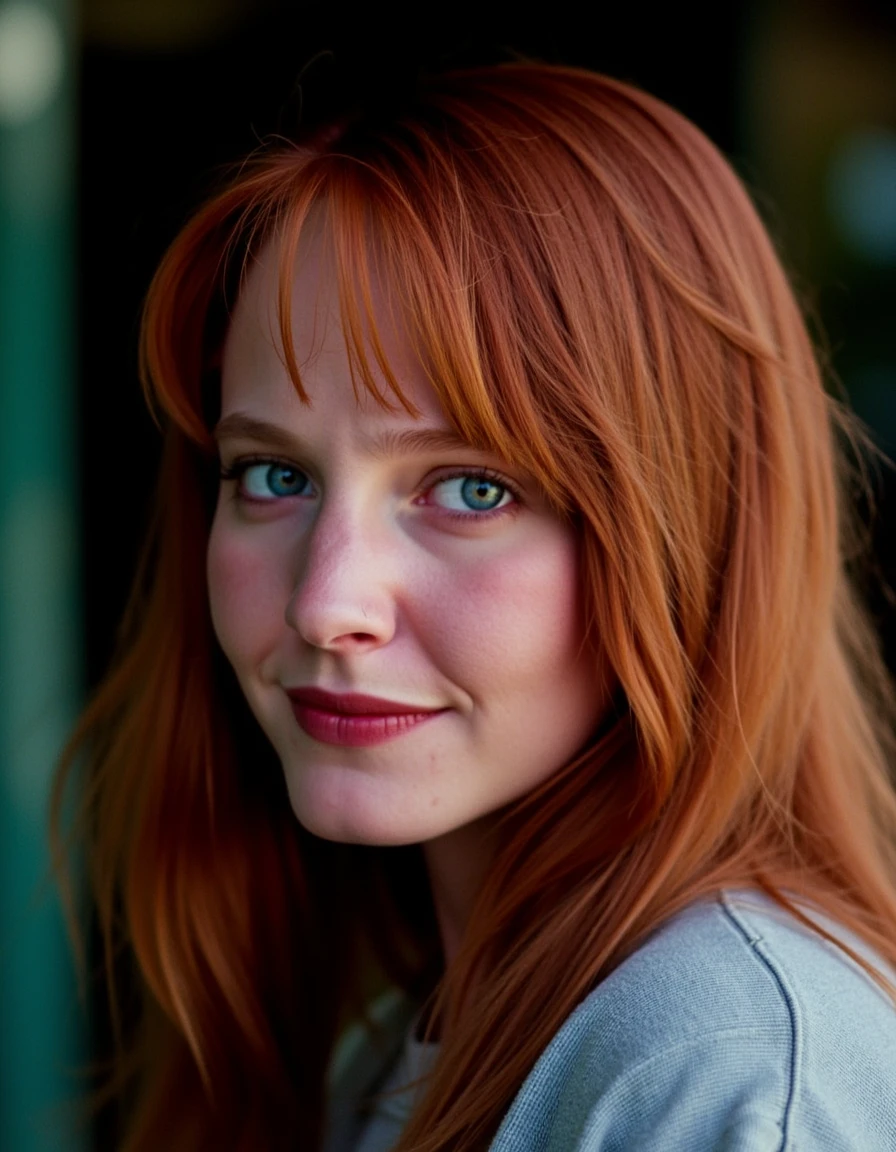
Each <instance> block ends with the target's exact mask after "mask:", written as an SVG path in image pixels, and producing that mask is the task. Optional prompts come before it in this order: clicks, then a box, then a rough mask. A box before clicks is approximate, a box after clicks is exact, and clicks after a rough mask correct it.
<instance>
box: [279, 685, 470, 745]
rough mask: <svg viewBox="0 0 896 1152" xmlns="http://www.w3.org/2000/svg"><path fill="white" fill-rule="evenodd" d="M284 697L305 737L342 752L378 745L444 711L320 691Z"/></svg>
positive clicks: (294, 690) (290, 693)
mask: <svg viewBox="0 0 896 1152" xmlns="http://www.w3.org/2000/svg"><path fill="white" fill-rule="evenodd" d="M287 695H288V696H289V698H290V701H291V702H292V710H293V715H294V716H295V718H296V722H297V723H298V725H299V727H300V728H301V729H302V731H303V732H304V733H305V734H306V735H307V736H310V737H311V739H312V740H316V741H317V742H318V743H320V744H335V745H337V746H339V747H343V748H367V747H369V746H371V745H373V744H382V743H383V742H384V741H386V740H392V739H394V738H395V737H396V736H401V735H402V734H403V733H405V732H409V731H410V730H411V729H412V728H416V727H417V726H418V725H419V724H423V723H425V722H426V721H427V720H432V719H433V717H435V716H440V715H441V714H442V712H445V711H447V709H445V708H422V707H420V705H417V704H402V703H399V702H398V701H396V700H384V699H382V698H381V697H379V696H365V695H363V694H362V693H359V692H327V691H326V690H325V689H323V688H289V689H287Z"/></svg>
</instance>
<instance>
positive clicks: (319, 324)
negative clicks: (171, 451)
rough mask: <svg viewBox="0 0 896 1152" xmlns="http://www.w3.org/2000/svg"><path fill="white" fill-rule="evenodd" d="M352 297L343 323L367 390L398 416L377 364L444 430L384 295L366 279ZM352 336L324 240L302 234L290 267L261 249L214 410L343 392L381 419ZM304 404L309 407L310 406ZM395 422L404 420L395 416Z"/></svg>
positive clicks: (233, 327)
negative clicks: (353, 326)
mask: <svg viewBox="0 0 896 1152" xmlns="http://www.w3.org/2000/svg"><path fill="white" fill-rule="evenodd" d="M358 297H360V298H358V299H356V300H355V302H354V303H355V305H356V314H355V316H354V318H353V320H352V322H356V323H357V325H358V335H359V336H360V338H361V342H362V343H363V345H364V348H363V354H364V358H365V365H364V368H365V371H366V372H369V374H370V376H371V377H372V378H373V379H372V381H371V383H373V385H374V387H375V390H376V391H377V392H378V393H379V394H380V395H381V396H383V397H385V398H386V399H387V400H388V401H389V404H390V406H392V407H396V406H397V405H396V401H395V398H394V396H392V397H390V396H389V392H390V384H389V381H388V379H387V377H386V373H385V372H384V371H383V369H382V366H381V364H380V363H379V361H380V360H382V361H384V362H385V364H386V365H387V368H388V371H389V372H390V373H391V374H392V375H393V376H394V378H395V380H396V381H397V383H398V384H399V387H400V388H401V392H402V394H403V395H404V396H405V397H406V399H407V400H408V401H410V403H411V405H412V406H413V408H415V409H416V411H417V414H419V415H420V416H423V417H429V418H430V420H431V421H435V420H438V421H439V422H440V423H444V422H445V413H444V410H443V408H442V405H441V403H440V401H439V399H438V397H437V395H436V393H435V391H434V389H433V387H432V385H431V384H430V382H429V378H428V375H427V373H426V371H425V369H424V366H423V365H422V363H421V362H420V360H419V358H418V357H417V355H416V353H415V351H414V349H413V347H412V345H411V343H410V340H409V339H408V337H407V335H406V333H405V331H404V326H403V323H402V319H401V315H400V311H399V310H398V309H397V308H396V306H395V303H394V298H393V295H392V294H391V293H390V291H389V289H388V286H387V285H385V284H383V282H382V281H381V280H380V279H379V278H377V277H375V276H372V277H371V279H370V282H369V284H365V285H364V286H363V288H362V287H359V290H358ZM284 308H288V319H289V322H288V336H287V341H284V333H283V330H282V324H283V319H282V318H283V317H285V316H286V315H287V313H286V312H285V311H283V309H284ZM352 335H353V334H351V333H347V332H346V330H345V325H344V323H343V315H342V307H341V301H340V292H339V279H338V275H337V269H336V265H335V259H334V256H333V252H332V247H331V245H330V244H329V243H328V242H327V238H326V236H325V234H324V233H323V230H322V229H321V228H320V227H319V226H310V227H309V228H308V231H307V232H303V234H302V238H301V242H300V244H299V249H298V252H297V255H296V258H295V261H294V262H293V263H292V265H291V267H286V266H285V263H284V256H283V250H282V248H281V245H280V244H279V243H278V242H277V241H276V240H269V241H268V242H267V243H266V244H265V245H264V247H263V248H262V249H261V250H260V251H259V253H258V254H257V256H254V257H252V258H251V259H250V260H249V261H247V264H246V268H245V272H244V276H243V281H242V287H241V290H240V292H239V295H238V297H237V301H236V304H235V307H234V309H233V312H232V315H231V320H230V324H229V326H228V330H227V334H226V338H225V342H224V349H223V359H222V379H221V384H222V398H221V399H222V409H223V410H224V411H225V412H226V410H227V409H228V408H232V407H234V406H240V407H242V406H244V404H245V403H247V402H253V403H257V402H262V401H263V399H264V396H265V394H270V393H272V391H273V390H275V389H280V390H281V391H282V389H283V387H284V386H286V385H288V386H289V388H290V390H291V391H292V392H293V393H294V394H295V398H296V401H300V395H299V393H300V392H301V391H305V392H307V393H309V395H310V394H311V393H312V392H314V393H320V392H321V391H322V390H323V389H326V390H327V391H337V392H338V391H344V390H345V389H346V388H348V390H349V391H350V393H351V396H352V399H353V401H354V404H355V406H356V407H358V408H359V409H360V410H361V411H362V412H364V413H366V414H367V415H368V416H370V417H371V418H374V419H375V420H378V419H381V418H383V417H384V416H385V415H386V414H387V413H388V409H387V408H386V407H384V405H383V404H381V403H379V402H378V401H377V399H376V396H375V395H374V391H373V389H371V388H370V387H369V384H368V386H367V387H365V384H364V383H363V382H362V379H361V377H362V376H363V375H364V374H365V373H364V372H362V371H361V370H360V366H359V364H358V362H357V358H356V357H355V356H354V355H353V343H354V341H353V339H352V338H351V337H352ZM287 344H288V347H287ZM290 360H292V361H293V362H294V367H295V369H297V371H298V375H299V380H300V383H301V388H300V389H297V388H296V386H295V380H294V378H293V375H292V373H291V372H290V368H289V367H288V365H289V362H290ZM311 399H312V403H314V396H311ZM401 413H402V415H404V416H405V417H406V418H410V414H408V413H406V412H405V411H404V409H401Z"/></svg>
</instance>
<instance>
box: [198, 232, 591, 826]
mask: <svg viewBox="0 0 896 1152" xmlns="http://www.w3.org/2000/svg"><path fill="white" fill-rule="evenodd" d="M276 278H277V254H276V253H275V252H274V251H272V250H271V249H270V247H269V248H268V249H267V250H266V251H265V253H264V254H263V257H262V259H261V260H260V261H259V262H258V263H257V264H255V265H254V266H253V268H252V271H251V272H250V274H249V276H248V279H247V282H246V286H245V289H244V291H243V292H242V294H241V296H240V298H239V300H238V302H237V305H236V308H235V312H234V315H233V319H232V323H231V327H230V330H229V334H228V337H227V341H226V346H225V351H224V361H223V377H222V408H221V419H220V422H219V424H218V426H217V430H216V435H217V438H218V442H219V445H220V453H221V462H222V468H223V471H224V474H225V477H226V478H225V479H223V480H222V483H221V491H220V497H219V500H218V506H217V510H216V513H215V518H214V524H213V527H212V532H211V538H210V541H209V549H208V582H209V593H210V598H211V610H212V618H213V621H214V627H215V631H216V633H217V636H218V639H219V641H220V643H221V646H222V648H223V650H224V652H225V654H226V656H227V658H228V659H229V660H230V662H231V664H232V665H233V668H234V670H235V672H236V675H237V677H238V679H239V682H240V685H241V686H242V690H243V692H244V693H245V696H246V699H247V701H248V703H249V706H250V707H251V709H252V711H253V713H254V714H255V716H256V718H257V720H258V722H259V724H260V725H261V727H262V729H263V730H264V732H265V733H266V734H267V736H268V738H269V739H270V741H271V743H272V745H273V746H274V749H275V750H276V752H277V754H278V756H279V758H280V760H281V762H282V765H283V770H284V772H285V775H286V783H287V786H288V790H289V795H290V799H291V803H292V807H293V809H294V811H295V814H296V816H297V817H298V819H299V820H300V821H301V823H302V824H303V825H304V826H305V827H306V828H307V829H309V830H310V831H311V832H313V833H316V834H317V835H319V836H322V837H325V838H327V839H332V840H340V841H351V842H356V843H365V844H406V843H414V842H423V841H427V840H431V839H434V838H435V837H438V836H442V835H444V834H445V833H449V832H453V831H456V830H459V829H461V828H464V827H465V826H467V825H469V824H472V823H473V822H474V821H480V820H482V818H483V817H487V816H489V815H490V814H492V813H495V812H497V811H498V810H499V809H501V808H502V807H504V806H505V805H507V804H508V803H510V802H511V801H513V800H515V799H517V798H519V797H520V796H522V795H524V794H525V793H526V792H528V791H529V790H530V789H532V788H533V787H534V786H536V785H537V784H539V783H541V782H542V781H543V780H545V779H546V778H547V777H548V776H550V775H551V774H552V773H553V772H554V771H555V770H556V769H558V768H559V767H560V766H561V765H563V764H564V763H565V762H567V761H568V760H569V759H570V758H571V757H572V756H573V755H574V754H575V753H576V752H577V751H578V750H579V749H580V747H581V746H582V744H583V743H584V742H585V741H586V739H587V738H588V736H589V735H590V733H591V732H592V730H593V729H594V727H595V724H596V722H597V721H598V719H599V717H600V713H601V706H602V702H603V700H604V697H605V693H604V689H603V687H602V682H601V673H600V667H599V661H598V658H597V657H595V656H594V655H588V654H587V652H586V653H585V654H580V652H579V649H580V645H581V640H582V628H583V625H582V618H581V603H580V595H579V588H578V576H577V562H576V541H575V538H574V533H573V531H572V529H571V528H569V527H568V526H567V525H565V524H563V523H562V522H561V521H560V520H559V519H558V518H557V517H556V516H555V515H554V514H553V513H552V512H551V510H550V509H549V508H548V506H547V504H546V502H545V500H544V498H543V496H542V494H541V492H540V491H539V489H538V487H537V486H536V485H535V484H534V482H533V481H532V479H531V478H530V477H528V476H527V475H526V474H525V473H523V472H522V471H521V470H520V469H519V468H516V467H514V465H513V463H512V462H510V461H506V460H502V459H498V458H496V457H494V456H492V455H491V454H489V453H487V452H482V451H479V450H477V449H475V448H472V447H470V446H469V445H467V444H465V443H463V442H461V441H459V440H457V438H456V437H455V435H454V433H453V430H452V428H451V426H450V424H449V422H448V420H447V418H446V416H445V414H444V412H443V411H442V409H441V407H440V404H439V402H438V400H437V398H436V395H435V393H434V392H433V390H432V388H431V386H430V385H429V383H428V382H427V379H426V375H425V372H424V370H423V368H422V366H421V365H420V364H419V363H417V362H415V360H414V359H413V356H412V354H411V351H410V349H409V347H408V346H407V344H406V342H405V341H404V340H403V339H402V338H400V337H398V336H396V335H393V336H392V337H391V338H389V329H388V326H387V325H386V324H385V323H384V325H383V328H382V333H381V334H382V336H383V339H384V340H385V341H386V352H387V355H388V358H389V363H390V364H391V366H392V368H393V370H394V371H395V373H396V376H397V378H398V380H399V382H400V384H401V386H402V388H403V389H404V391H405V393H406V395H407V396H408V397H409V399H410V400H411V401H412V402H413V403H414V404H415V405H416V406H417V407H418V409H419V410H420V412H421V413H422V415H421V417H420V418H419V419H415V418H414V417H411V416H409V415H408V414H407V413H406V412H405V411H404V410H403V409H400V410H398V411H396V412H386V411H384V410H383V409H381V408H380V407H379V406H378V405H377V404H376V403H375V402H374V401H373V400H372V399H371V398H370V397H369V396H368V395H367V394H366V392H365V391H364V390H363V388H360V389H359V391H360V398H359V399H357V400H356V398H355V395H354V392H353V389H352V382H351V374H350V370H349V363H348V360H347V356H346V350H345V345H344V342H343V336H342V330H341V327H340V323H339V313H338V301H337V298H336V289H335V284H334V282H333V280H332V278H331V276H330V274H329V273H328V272H327V271H326V268H325V265H324V263H323V262H322V260H321V252H320V245H319V241H309V242H308V243H307V244H306V245H305V246H304V248H303V249H302V253H301V257H300V260H299V262H298V265H297V270H296V274H295V281H294V290H293V291H294V295H293V336H294V340H295V348H296V353H297V357H298V361H299V364H300V365H301V366H302V369H303V382H304V385H305V387H306V389H307V392H308V394H309V396H310V398H311V406H310V407H308V406H305V405H304V404H303V403H302V402H301V401H300V399H299V397H298V396H297V394H296V392H295V390H294V388H293V386H292V384H291V382H290V379H289V376H288V374H287V372H286V370H285V368H284V366H283V363H282V354H281V352H280V350H279V336H276V337H275V336H273V335H272V334H273V333H276V332H277V331H278V325H277V319H276V307H277V283H276ZM384 312H385V310H384ZM359 697H367V698H374V699H373V700H370V699H366V700H365V699H359Z"/></svg>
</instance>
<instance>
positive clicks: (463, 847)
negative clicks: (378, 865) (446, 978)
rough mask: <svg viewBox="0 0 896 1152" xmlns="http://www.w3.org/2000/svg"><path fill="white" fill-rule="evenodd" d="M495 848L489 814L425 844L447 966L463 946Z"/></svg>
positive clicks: (424, 849)
mask: <svg viewBox="0 0 896 1152" xmlns="http://www.w3.org/2000/svg"><path fill="white" fill-rule="evenodd" d="M493 851H494V839H493V827H492V822H491V821H490V820H487V819H486V818H483V819H482V820H478V821H476V822H475V823H473V824H467V825H465V826H464V827H463V828H458V829H456V830H455V831H453V832H448V833H446V834H445V835H444V836H439V837H438V838H437V839H435V840H429V841H427V842H426V843H425V844H424V845H423V855H424V858H425V860H426V867H427V870H428V872H429V882H430V885H431V887H432V899H433V904H434V906H435V913H436V920H437V922H438V925H439V934H440V936H441V939H442V951H443V953H444V956H445V965H446V967H447V966H448V965H449V964H450V963H451V962H452V960H453V959H454V957H455V956H456V955H457V952H458V949H459V948H460V944H461V940H462V939H463V936H464V933H465V932H466V928H467V924H468V922H469V919H470V915H471V913H472V911H473V905H474V904H475V902H476V898H477V896H478V895H479V890H480V888H481V887H482V881H483V879H484V877H485V873H486V871H487V869H488V865H489V862H490V861H491V858H492V855H493Z"/></svg>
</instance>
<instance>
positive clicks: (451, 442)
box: [212, 412, 483, 459]
mask: <svg viewBox="0 0 896 1152" xmlns="http://www.w3.org/2000/svg"><path fill="white" fill-rule="evenodd" d="M212 434H213V436H214V437H215V439H216V440H217V441H218V443H220V442H221V441H222V440H239V439H243V440H257V441H261V442H262V443H264V444H266V445H268V446H269V447H271V448H274V449H277V450H279V451H282V452H296V451H298V450H301V448H302V442H301V441H300V440H298V439H297V438H295V437H293V436H291V435H290V434H289V433H288V432H286V431H284V429H283V428H281V427H280V426H279V425H277V424H271V423H269V422H268V421H267V420H258V419H256V418H255V417H254V416H247V415H245V414H244V413H242V412H233V413H231V415H229V416H225V417H223V419H221V420H219V421H218V423H217V424H216V425H215V427H214V429H213V432H212ZM364 449H365V451H366V452H367V453H368V454H369V455H370V456H373V457H375V458H377V459H391V458H392V457H395V456H401V455H404V454H410V453H413V452H427V451H430V452H431V451H439V450H448V451H456V450H458V449H465V450H466V451H468V452H469V451H471V450H472V451H483V449H480V448H478V447H477V445H475V444H471V443H470V441H469V440H465V439H464V438H463V437H462V436H459V435H458V434H457V433H456V432H454V431H453V430H452V429H451V428H405V429H402V430H400V431H399V430H397V429H394V428H387V429H385V430H384V431H383V432H381V433H379V434H378V435H376V436H365V437H364Z"/></svg>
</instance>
